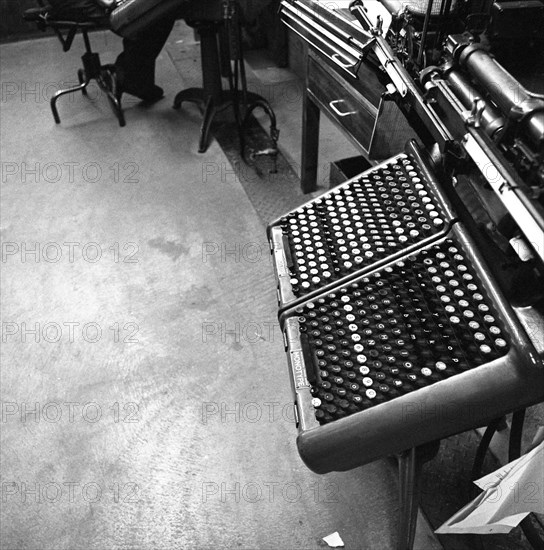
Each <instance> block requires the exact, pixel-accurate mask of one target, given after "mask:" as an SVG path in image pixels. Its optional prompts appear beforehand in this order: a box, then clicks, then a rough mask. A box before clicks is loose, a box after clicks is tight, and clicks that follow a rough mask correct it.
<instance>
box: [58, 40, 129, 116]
mask: <svg viewBox="0 0 544 550" xmlns="http://www.w3.org/2000/svg"><path fill="white" fill-rule="evenodd" d="M83 36H84V39H85V45H86V49H87V51H86V52H85V53H84V54H83V56H82V57H81V61H82V62H83V69H79V70H78V72H77V77H78V80H79V85H77V86H73V87H71V88H66V89H65V90H59V91H58V92H56V93H55V95H54V96H53V97H52V98H51V102H50V105H51V111H52V112H53V118H54V119H55V122H56V123H57V124H60V116H59V112H58V109H57V101H58V99H59V98H60V97H62V96H63V95H66V94H72V93H74V92H78V91H81V92H82V93H83V95H87V92H86V88H87V86H88V85H89V83H90V82H91V80H96V82H97V84H98V86H99V88H100V89H101V90H102V91H103V92H105V93H106V95H107V97H108V101H109V104H110V107H111V109H112V111H113V113H114V114H115V116H116V117H117V120H118V121H119V126H121V127H123V126H125V124H126V122H125V115H124V113H123V108H122V107H121V97H120V96H119V94H118V93H117V85H116V76H115V67H114V66H113V65H101V64H100V56H99V55H98V54H97V53H95V52H92V51H91V50H90V44H89V39H88V36H87V33H86V32H84V33H83Z"/></svg>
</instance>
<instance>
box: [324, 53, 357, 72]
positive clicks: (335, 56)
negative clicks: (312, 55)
mask: <svg viewBox="0 0 544 550" xmlns="http://www.w3.org/2000/svg"><path fill="white" fill-rule="evenodd" d="M331 57H332V59H333V61H334V62H335V63H337V64H338V65H340V67H342V68H343V69H353V67H357V65H358V64H359V61H358V60H357V61H355V62H354V63H351V61H350V62H349V63H342V61H341V59H348V58H347V57H346V56H344V55H342V54H340V53H333V54H332V56H331Z"/></svg>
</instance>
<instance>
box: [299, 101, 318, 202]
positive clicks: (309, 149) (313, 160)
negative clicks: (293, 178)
mask: <svg viewBox="0 0 544 550" xmlns="http://www.w3.org/2000/svg"><path fill="white" fill-rule="evenodd" d="M318 153H319V107H318V106H317V105H316V104H315V103H314V102H313V101H312V100H311V99H310V97H308V91H307V90H305V91H304V99H303V105H302V162H301V173H300V186H301V188H302V192H303V193H311V192H312V191H315V190H316V188H317V159H318Z"/></svg>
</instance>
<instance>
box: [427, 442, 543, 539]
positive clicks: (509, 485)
mask: <svg viewBox="0 0 544 550" xmlns="http://www.w3.org/2000/svg"><path fill="white" fill-rule="evenodd" d="M543 472H544V442H543V443H541V444H540V445H538V447H536V448H535V449H533V450H532V451H531V452H530V453H527V454H526V455H524V456H522V457H521V458H518V459H517V460H514V461H512V462H510V463H509V464H507V465H506V466H503V467H502V468H499V469H498V470H496V471H495V472H493V473H491V474H489V475H487V476H484V477H482V478H481V479H479V480H477V481H475V482H474V483H475V484H476V485H477V486H478V487H480V488H481V489H483V491H484V492H483V493H482V494H481V495H479V496H478V497H477V498H475V499H474V500H473V501H472V502H470V503H469V504H467V505H466V506H465V507H464V508H462V509H461V510H459V512H457V513H456V514H454V515H453V516H452V517H451V518H450V519H448V521H446V522H445V523H444V524H443V525H441V526H440V527H439V528H438V529H437V530H436V533H437V534H439V535H460V534H467V533H474V534H478V535H488V534H495V533H509V532H510V531H511V530H512V529H513V528H514V527H516V526H517V525H518V524H519V523H520V522H521V521H522V520H523V519H524V518H525V517H526V516H527V515H528V514H530V513H531V512H536V513H539V514H543V513H544V473H543Z"/></svg>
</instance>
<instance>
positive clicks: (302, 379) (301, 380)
mask: <svg viewBox="0 0 544 550" xmlns="http://www.w3.org/2000/svg"><path fill="white" fill-rule="evenodd" d="M291 368H292V369H293V380H294V382H295V389H296V390H298V389H300V388H309V387H310V384H309V383H308V379H307V378H306V368H305V366H304V356H303V354H302V350H294V351H291Z"/></svg>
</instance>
